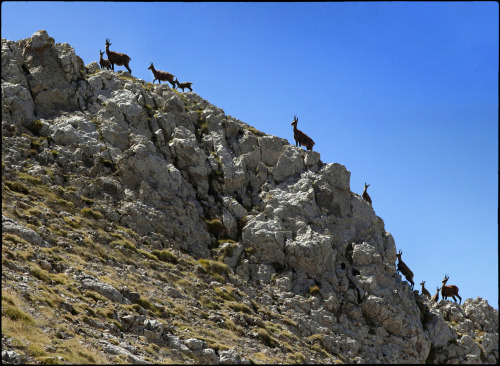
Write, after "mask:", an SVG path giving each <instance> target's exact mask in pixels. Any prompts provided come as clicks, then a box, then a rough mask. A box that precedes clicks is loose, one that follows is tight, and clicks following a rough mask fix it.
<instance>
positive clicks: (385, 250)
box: [2, 31, 498, 363]
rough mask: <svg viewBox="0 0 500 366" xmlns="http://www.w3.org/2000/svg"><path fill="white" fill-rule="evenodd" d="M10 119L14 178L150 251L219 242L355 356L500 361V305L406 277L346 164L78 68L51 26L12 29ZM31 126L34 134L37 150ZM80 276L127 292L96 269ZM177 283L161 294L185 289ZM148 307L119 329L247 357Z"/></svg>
mask: <svg viewBox="0 0 500 366" xmlns="http://www.w3.org/2000/svg"><path fill="white" fill-rule="evenodd" d="M2 116H3V118H2V132H3V134H4V140H3V144H2V156H3V164H4V165H5V169H3V171H5V172H6V174H9V173H11V172H12V171H15V170H21V169H23V168H24V167H26V166H27V165H28V164H29V165H30V168H29V172H30V174H34V175H36V176H37V177H39V178H40V180H41V182H42V183H44V184H48V185H52V186H58V185H64V186H71V187H73V189H72V190H71V191H70V192H69V193H66V195H65V196H64V199H65V200H67V201H70V202H72V203H73V204H74V205H77V206H81V205H83V204H84V202H92V205H93V206H92V208H93V209H95V210H97V211H98V212H99V213H100V215H102V217H103V218H104V219H105V220H107V221H108V222H109V223H114V224H119V225H121V226H124V227H126V228H130V229H131V230H133V231H134V232H136V233H137V234H138V235H140V236H141V237H142V239H143V241H144V242H147V243H149V244H151V245H152V248H155V249H163V248H171V249H178V250H182V251H183V252H185V253H188V254H189V255H190V256H192V257H194V258H213V256H214V253H220V252H221V251H222V252H224V253H225V254H226V255H225V256H224V258H223V261H224V263H226V264H227V265H228V266H229V268H230V269H231V271H232V272H231V276H233V277H234V278H237V280H234V281H239V282H238V283H242V282H243V283H245V284H247V285H245V288H246V289H247V290H246V291H249V292H250V293H254V292H255V291H257V289H258V291H261V293H263V294H261V295H259V296H258V297H257V298H256V301H258V302H260V303H261V304H265V305H266V306H270V307H273V309H276V310H277V311H279V313H280V314H283V315H286V316H288V317H289V319H291V320H293V322H294V323H295V324H296V330H295V331H296V332H297V336H298V337H302V338H304V337H312V336H316V337H317V339H319V340H320V343H321V345H322V347H323V349H324V350H325V351H326V352H327V353H329V354H331V355H335V356H336V357H339V358H340V359H341V360H343V361H345V362H384V363H386V362H387V363H399V362H408V363H423V362H426V361H428V362H438V363H439V362H445V361H449V360H453V361H457V362H462V361H469V362H474V361H479V362H497V361H498V333H495V332H498V312H497V311H496V310H494V309H493V308H491V307H490V306H489V305H488V304H487V303H485V302H484V301H482V300H481V299H478V300H470V299H468V300H466V301H465V302H464V304H463V306H462V307H459V306H458V305H455V304H451V303H449V302H445V301H441V302H440V303H438V304H437V305H434V304H431V303H430V302H429V301H428V300H427V299H421V298H420V297H419V296H418V295H415V293H414V292H412V291H411V289H410V287H409V285H408V283H407V282H406V281H402V279H401V276H400V275H399V274H397V273H396V267H395V261H396V246H395V242H394V239H393V238H392V236H391V234H390V233H388V232H387V231H386V230H385V228H384V222H383V221H382V219H381V218H379V217H377V216H376V215H375V213H374V211H373V209H372V206H371V205H369V204H367V203H366V202H364V201H363V200H362V198H361V197H360V196H359V195H357V194H355V193H352V192H351V190H350V184H349V179H350V172H349V171H348V170H347V169H346V168H345V167H344V166H343V165H340V164H337V163H333V164H324V163H322V162H321V160H320V155H319V153H317V152H314V151H305V150H303V149H301V148H298V147H295V146H293V145H291V144H289V143H288V141H286V140H285V139H281V138H279V137H276V136H269V135H265V134H263V133H261V132H259V131H256V130H255V129H253V128H252V127H250V126H249V125H247V124H246V123H243V122H241V121H239V120H237V119H235V118H233V117H231V116H228V115H226V114H225V113H224V111H223V110H221V109H220V108H217V107H215V106H213V105H211V104H210V103H208V102H207V101H205V100H204V99H203V98H201V97H200V96H198V95H196V94H195V93H192V92H186V93H183V94H180V93H177V92H175V91H173V90H171V89H170V88H169V87H168V86H167V85H165V84H164V85H154V86H153V85H151V84H150V83H145V82H144V81H142V80H139V79H135V78H133V77H131V76H130V75H129V74H128V73H126V72H122V71H120V72H117V73H114V72H112V71H109V70H100V69H99V67H98V65H97V64H96V63H95V62H93V63H92V64H89V65H87V66H84V64H83V61H82V60H81V59H80V58H79V57H78V56H76V55H75V53H74V50H73V48H71V47H70V46H69V45H67V44H55V43H54V40H53V39H52V38H50V37H49V36H48V35H47V33H46V32H45V31H39V32H37V33H35V34H34V35H33V36H32V37H31V38H30V39H25V40H21V41H18V42H12V41H7V40H4V39H2ZM26 136H35V137H37V138H38V137H39V144H38V145H37V146H36V147H35V150H36V153H33V140H31V143H30V139H29V138H27V137H26ZM30 144H31V145H30ZM30 147H31V149H30ZM49 171H50V174H49V173H48V172H49ZM82 197H83V198H82ZM82 200H83V201H84V202H83V201H82ZM2 225H3V227H4V230H7V232H9V233H16V235H18V236H20V237H22V238H24V239H25V240H27V241H28V242H30V243H33V244H34V245H37V246H50V245H57V240H54V239H53V238H52V237H51V235H50V233H49V232H48V230H44V229H43V228H42V229H40V230H38V232H35V231H34V230H32V229H30V228H25V227H23V226H22V225H21V224H20V223H18V222H16V221H15V220H14V219H12V218H8V217H6V218H5V219H3V221H2ZM224 241H226V243H225V244H222V245H221V242H222V243H223V242H224ZM49 243H50V244H49ZM217 247H219V248H218V249H217ZM214 248H215V249H214ZM74 278H75V280H76V281H77V282H78V283H79V284H80V286H82V288H84V289H91V290H92V291H95V292H97V293H99V294H102V295H103V296H104V297H106V298H107V299H108V300H109V301H112V302H116V303H119V304H129V303H130V301H129V299H128V298H127V296H128V295H123V296H122V294H121V293H120V291H118V290H117V289H116V288H114V287H112V286H110V285H108V284H106V283H103V282H101V281H100V280H99V279H96V278H95V277H93V276H92V274H90V273H88V274H75V275H74ZM248 286H250V287H248ZM315 287H316V288H317V290H316V291H315V290H313V288H315ZM242 288H243V287H242ZM175 291H177V290H175V289H173V288H169V290H168V291H166V292H167V293H169V296H172V297H181V295H180V294H176V293H175ZM313 292H314V296H311V297H310V294H312V293H313ZM141 316H142V318H138V317H130V316H128V315H127V316H123V317H122V318H120V319H121V322H122V331H123V332H130V333H132V334H136V335H144V336H146V338H148V339H149V340H150V341H152V342H155V343H157V344H159V345H161V346H165V347H166V346H169V347H170V348H173V349H178V350H182V352H194V353H197V355H198V356H197V357H198V360H199V361H200V362H203V363H228V362H229V363H234V362H238V363H239V362H241V359H240V355H238V353H237V352H235V350H222V351H219V352H216V351H214V350H213V349H211V348H207V344H206V342H205V343H203V342H202V341H201V340H198V339H188V340H186V341H185V342H184V344H182V343H179V339H178V338H176V337H174V336H172V335H171V334H170V333H169V330H168V329H164V327H163V326H162V323H159V322H158V321H156V320H154V319H147V318H146V317H145V316H143V315H141ZM253 321H254V322H256V320H253ZM450 322H455V323H457V324H458V326H457V330H455V328H453V327H451V326H450ZM475 331H478V332H482V333H481V337H482V338H481V340H482V345H478V344H477V343H476V342H475V339H477V334H476V333H475ZM103 348H104V349H107V350H108V352H109V353H113V352H121V351H120V349H119V348H120V347H118V346H116V345H112V344H109V343H106V344H103ZM121 349H122V350H123V348H121ZM9 352H10V351H9ZM6 355H7V354H6ZM7 356H8V357H9V359H11V358H13V357H14V356H15V355H12V354H10V353H9V354H8V355H7ZM7 356H6V357H7ZM2 357H3V354H2ZM14 358H15V357H14ZM129 360H131V361H132V362H142V361H144V360H143V359H141V358H140V357H139V358H137V357H135V356H133V355H131V356H130V359H129Z"/></svg>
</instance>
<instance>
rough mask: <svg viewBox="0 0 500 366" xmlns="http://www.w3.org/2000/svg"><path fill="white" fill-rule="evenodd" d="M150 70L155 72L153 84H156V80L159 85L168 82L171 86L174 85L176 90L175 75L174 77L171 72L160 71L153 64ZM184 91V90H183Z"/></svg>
mask: <svg viewBox="0 0 500 366" xmlns="http://www.w3.org/2000/svg"><path fill="white" fill-rule="evenodd" d="M148 70H151V71H153V75H154V76H155V78H154V80H153V84H154V83H155V80H158V83H159V84H161V81H162V80H163V81H168V82H169V83H170V84H172V88H175V80H174V77H175V76H174V75H172V74H171V73H169V72H166V71H159V70H156V69H155V66H154V65H153V63H152V62H151V65H149V67H148ZM183 91H184V90H183Z"/></svg>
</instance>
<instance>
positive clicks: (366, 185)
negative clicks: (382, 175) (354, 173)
mask: <svg viewBox="0 0 500 366" xmlns="http://www.w3.org/2000/svg"><path fill="white" fill-rule="evenodd" d="M369 186H370V185H369V184H366V182H365V190H366V189H367V188H368V187H369Z"/></svg>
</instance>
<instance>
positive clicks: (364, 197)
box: [362, 182, 372, 205]
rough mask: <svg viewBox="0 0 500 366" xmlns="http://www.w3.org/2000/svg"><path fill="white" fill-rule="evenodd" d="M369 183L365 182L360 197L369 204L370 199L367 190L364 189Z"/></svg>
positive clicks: (370, 202)
mask: <svg viewBox="0 0 500 366" xmlns="http://www.w3.org/2000/svg"><path fill="white" fill-rule="evenodd" d="M369 186H370V185H369V184H366V182H365V190H364V191H363V194H362V197H363V199H364V200H365V201H366V202H368V203H369V204H370V205H371V204H372V199H371V198H370V196H369V195H368V192H367V191H366V190H367V189H368V187H369Z"/></svg>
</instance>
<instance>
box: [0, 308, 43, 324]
mask: <svg viewBox="0 0 500 366" xmlns="http://www.w3.org/2000/svg"><path fill="white" fill-rule="evenodd" d="M3 315H5V316H7V317H9V318H10V319H12V320H14V321H20V322H23V323H26V324H34V323H35V321H34V320H33V318H32V317H31V316H29V315H28V314H26V313H25V312H24V311H22V310H20V309H18V308H16V307H14V306H10V305H8V306H6V307H5V308H3V309H2V316H3Z"/></svg>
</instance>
